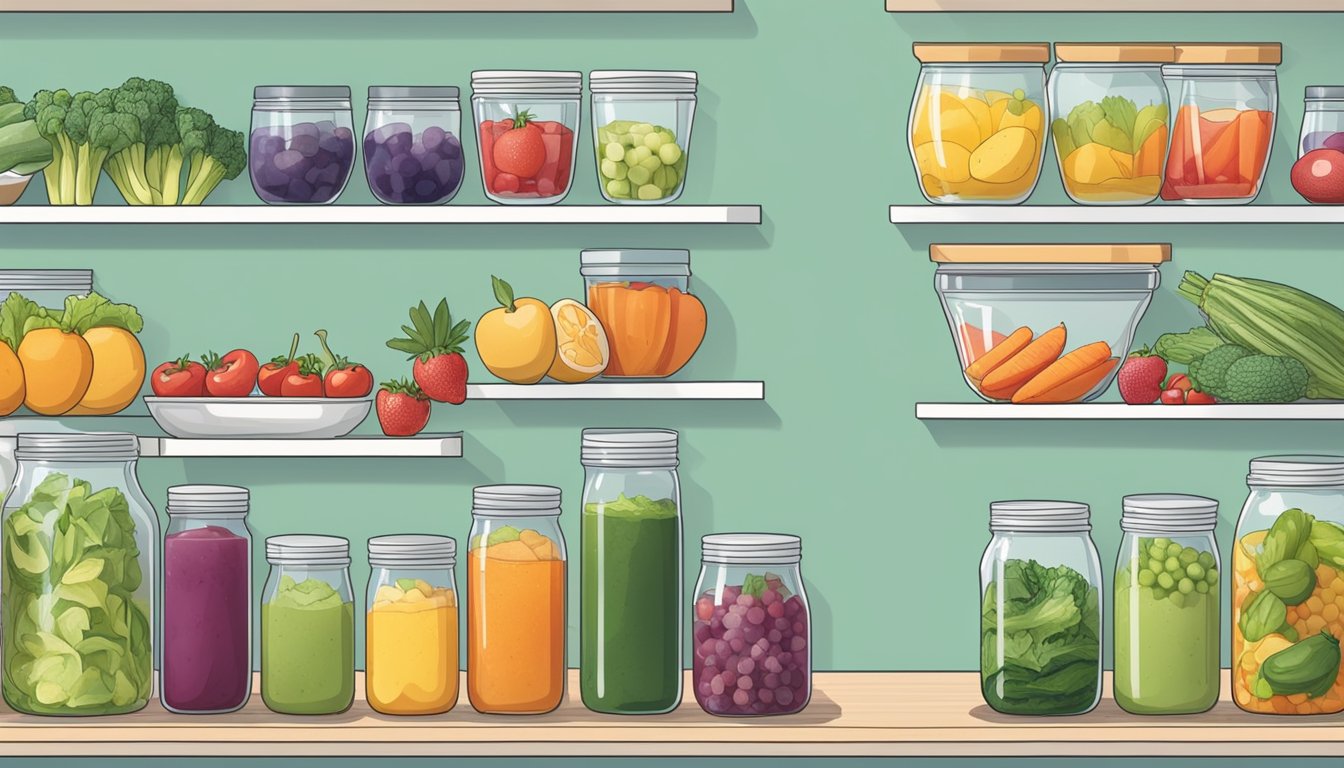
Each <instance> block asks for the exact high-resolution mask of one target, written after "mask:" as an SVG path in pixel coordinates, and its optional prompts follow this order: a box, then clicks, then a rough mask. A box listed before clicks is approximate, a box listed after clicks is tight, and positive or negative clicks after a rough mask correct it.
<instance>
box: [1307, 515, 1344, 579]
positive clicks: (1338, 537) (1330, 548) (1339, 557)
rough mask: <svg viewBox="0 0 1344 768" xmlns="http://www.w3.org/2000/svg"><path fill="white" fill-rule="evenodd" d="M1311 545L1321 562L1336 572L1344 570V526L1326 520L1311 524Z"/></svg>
mask: <svg viewBox="0 0 1344 768" xmlns="http://www.w3.org/2000/svg"><path fill="white" fill-rule="evenodd" d="M1310 543H1311V545H1312V547H1313V548H1314V549H1315V552H1316V554H1317V555H1319V556H1320V559H1321V562H1323V563H1327V564H1329V565H1330V567H1332V568H1334V569H1335V570H1337V571H1338V570H1344V526H1341V525H1339V524H1338V523H1331V522H1328V521H1325V520H1316V521H1315V522H1313V523H1312V524H1311V539H1310Z"/></svg>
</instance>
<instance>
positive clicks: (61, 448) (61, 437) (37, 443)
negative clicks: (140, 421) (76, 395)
mask: <svg viewBox="0 0 1344 768" xmlns="http://www.w3.org/2000/svg"><path fill="white" fill-rule="evenodd" d="M139 455H140V440H139V439H138V438H137V437H136V436H135V435H132V434H130V433H129V432H34V433H27V434H20V435H19V437H18V443H17V447H16V449H15V451H14V458H15V459H18V460H19V461H27V460H31V459H37V460H59V459H64V460H67V461H130V460H132V459H135V458H137V457H139Z"/></svg>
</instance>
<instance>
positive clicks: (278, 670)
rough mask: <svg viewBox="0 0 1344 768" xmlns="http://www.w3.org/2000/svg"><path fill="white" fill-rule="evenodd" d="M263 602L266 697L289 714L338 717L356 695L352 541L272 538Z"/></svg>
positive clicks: (271, 705) (263, 694)
mask: <svg viewBox="0 0 1344 768" xmlns="http://www.w3.org/2000/svg"><path fill="white" fill-rule="evenodd" d="M266 560H267V562H269V563H270V564H271V573H270V576H269V577H268V578H267V579H266V589H265V592H264V593H263V597H262V600H261V698H262V700H263V701H265V702H266V706H267V707H268V708H270V710H271V711H272V712H279V713H280V714H282V715H334V714H337V713H340V712H344V711H345V710H347V709H349V708H350V705H351V704H352V703H353V702H354V700H355V602H354V597H353V590H352V588H351V586H350V542H349V541H346V540H345V539H342V538H340V537H337V536H306V535H297V536H272V537H270V538H269V539H266Z"/></svg>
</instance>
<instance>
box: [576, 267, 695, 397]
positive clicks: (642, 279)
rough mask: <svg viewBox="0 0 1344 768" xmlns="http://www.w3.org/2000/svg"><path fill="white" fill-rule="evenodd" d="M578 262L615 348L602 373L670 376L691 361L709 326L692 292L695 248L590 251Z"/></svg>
mask: <svg viewBox="0 0 1344 768" xmlns="http://www.w3.org/2000/svg"><path fill="white" fill-rule="evenodd" d="M579 261H580V269H579V273H580V274H582V275H583V280H584V289H585V290H584V294H585V295H586V296H587V297H588V308H589V309H591V310H592V311H593V314H595V315H597V319H598V321H599V322H601V323H602V328H603V330H605V331H606V333H607V344H608V346H609V347H610V352H611V358H610V361H609V362H608V363H607V369H606V371H604V372H603V374H602V375H603V376H606V377H630V378H665V377H667V376H671V375H672V374H674V373H676V372H677V371H679V370H681V368H682V366H684V365H686V363H688V362H690V360H691V357H692V356H694V355H695V352H696V350H697V349H699V348H700V342H702V341H704V340H705V330H706V326H707V319H706V315H705V305H704V304H702V303H701V302H700V300H699V299H697V298H696V297H695V296H693V295H691V292H690V287H689V285H690V280H691V253H690V251H682V250H657V249H650V250H631V249H622V250H588V251H583V252H582V253H581V254H579Z"/></svg>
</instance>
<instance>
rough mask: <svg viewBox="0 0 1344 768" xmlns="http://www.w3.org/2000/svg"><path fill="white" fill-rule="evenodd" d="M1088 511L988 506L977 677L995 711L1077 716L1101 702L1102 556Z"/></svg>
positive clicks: (1050, 504)
mask: <svg viewBox="0 0 1344 768" xmlns="http://www.w3.org/2000/svg"><path fill="white" fill-rule="evenodd" d="M1089 516H1090V512H1089V509H1088V506H1087V505H1086V504H1079V503H1076V502H1071V501H997V502H994V503H993V504H991V505H990V508H989V530H990V531H991V532H992V534H993V537H992V538H991V539H990V542H989V546H988V547H987V548H985V554H984V557H983V558H982V559H981V561H980V597H981V600H980V679H981V692H982V693H983V695H984V697H985V701H986V702H987V703H988V704H989V706H991V707H993V708H994V709H995V710H997V711H999V712H1003V713H1004V714H1009V715H1081V714H1083V713H1084V712H1088V711H1091V709H1092V708H1093V707H1095V706H1096V705H1097V702H1098V701H1099V700H1100V699H1101V631H1102V628H1101V560H1100V558H1099V557H1098V555H1097V548H1096V546H1095V545H1094V544H1093V543H1092V537H1091V535H1090V534H1089V531H1091V529H1092V526H1091V523H1090V522H1089ZM1046 603H1049V606H1050V607H1049V609H1048V610H1044V609H1043V606H1044V605H1045V604H1046Z"/></svg>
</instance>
